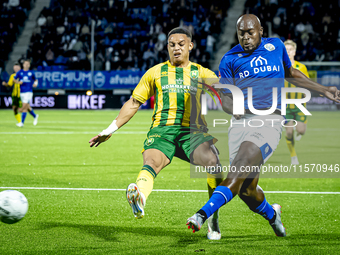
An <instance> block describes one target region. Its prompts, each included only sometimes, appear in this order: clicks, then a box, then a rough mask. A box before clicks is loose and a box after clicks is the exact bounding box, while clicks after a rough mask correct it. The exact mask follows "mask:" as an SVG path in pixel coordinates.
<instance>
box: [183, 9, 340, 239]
mask: <svg viewBox="0 0 340 255" xmlns="http://www.w3.org/2000/svg"><path fill="white" fill-rule="evenodd" d="M236 26H237V35H238V40H239V44H238V45H237V46H235V47H234V48H233V49H231V50H230V51H229V52H227V53H226V54H225V55H224V56H223V58H222V60H221V63H220V67H219V71H220V75H221V81H220V83H224V84H232V85H236V86H237V87H238V88H240V89H242V90H243V93H244V97H245V99H248V94H247V88H248V87H252V95H249V97H252V99H253V106H254V108H255V109H257V110H266V109H268V108H271V106H272V100H273V96H272V90H273V87H276V88H278V89H277V92H278V93H277V102H278V108H280V106H281V88H282V87H284V78H290V79H291V80H290V82H291V83H292V84H294V85H296V86H299V87H304V88H307V89H309V90H314V91H316V92H318V93H320V94H323V95H324V96H326V97H327V98H329V99H331V100H333V101H335V102H340V101H339V99H340V93H339V91H338V90H337V89H336V87H325V86H322V85H320V84H318V83H316V82H313V81H312V80H310V79H309V78H307V77H306V76H305V75H304V74H303V73H302V72H300V71H299V70H297V69H294V68H293V67H292V64H291V62H290V60H289V57H288V55H287V51H286V49H285V46H284V44H283V43H282V41H281V40H280V39H277V38H262V34H263V28H262V27H261V23H260V20H259V19H258V17H256V16H255V15H251V14H246V15H243V16H241V17H240V18H239V19H238V21H237V24H236ZM228 92H229V90H226V91H222V94H223V95H222V104H223V109H224V110H225V111H226V112H227V113H231V112H232V98H231V97H230V94H228ZM229 93H230V92H229ZM245 102H247V100H245ZM245 113H246V114H245V115H234V116H233V118H232V122H233V123H234V124H239V125H233V126H232V127H230V128H229V158H230V164H231V168H232V169H236V170H235V171H229V173H228V176H227V178H226V179H225V180H224V181H223V182H222V183H221V184H220V185H219V186H218V187H217V188H216V189H215V191H214V193H213V195H212V196H211V198H210V199H209V201H208V202H207V203H206V204H205V205H204V206H203V207H202V208H201V209H200V210H199V211H198V212H197V213H196V214H194V215H193V216H192V217H190V218H189V219H188V220H187V225H188V228H192V229H193V232H195V231H198V230H200V228H201V226H202V225H203V223H204V222H205V221H206V220H207V219H208V218H209V217H210V215H212V213H214V212H215V210H217V209H219V208H220V207H221V206H223V205H224V204H226V203H228V202H230V201H231V200H232V199H233V197H235V196H236V195H239V197H240V198H241V199H242V200H243V201H244V202H245V203H246V204H247V205H248V207H249V209H250V210H252V211H254V212H256V213H258V214H260V215H262V216H263V217H264V218H265V219H266V220H268V221H269V223H270V225H271V226H272V228H273V230H274V232H275V234H276V235H277V236H286V229H285V228H284V227H283V224H282V222H281V209H280V208H281V206H280V205H278V204H272V205H270V204H269V203H268V202H267V201H266V198H265V195H264V193H263V190H262V189H261V187H260V186H259V185H258V180H259V171H258V170H255V171H244V169H246V167H249V168H248V169H252V167H258V168H257V169H260V166H261V165H262V164H264V163H265V162H266V161H267V160H268V158H269V157H270V156H271V155H272V154H273V151H274V150H275V149H276V147H277V145H278V143H279V141H280V138H281V132H282V126H281V123H282V122H281V120H282V121H283V120H284V117H283V116H282V115H281V113H280V111H279V110H278V109H277V110H276V111H275V112H274V114H272V115H267V116H263V115H260V116H258V115H254V114H252V113H251V112H250V110H249V109H248V104H247V103H245ZM254 118H256V119H261V120H263V122H264V123H265V124H264V125H263V126H261V127H257V128H255V127H251V126H250V125H249V126H245V125H242V124H243V123H246V122H247V123H249V120H252V119H253V120H254ZM265 119H269V120H273V119H279V120H280V122H281V123H280V122H279V121H277V122H274V121H265ZM255 125H258V122H257V123H256V124H255V123H254V124H253V126H255ZM242 170H243V171H242Z"/></svg>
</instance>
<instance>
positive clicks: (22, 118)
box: [21, 112, 27, 123]
mask: <svg viewBox="0 0 340 255" xmlns="http://www.w3.org/2000/svg"><path fill="white" fill-rule="evenodd" d="M26 115H27V112H23V113H22V114H21V123H24V122H25V119H26Z"/></svg>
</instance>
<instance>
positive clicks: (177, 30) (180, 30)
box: [168, 27, 192, 40]
mask: <svg viewBox="0 0 340 255" xmlns="http://www.w3.org/2000/svg"><path fill="white" fill-rule="evenodd" d="M173 34H185V35H186V36H187V37H189V38H190V40H192V35H191V33H190V31H189V30H188V29H186V28H184V27H176V28H174V29H172V30H171V31H170V32H169V34H168V39H169V37H170V35H173Z"/></svg>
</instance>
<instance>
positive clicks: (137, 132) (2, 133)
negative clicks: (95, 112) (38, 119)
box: [0, 127, 338, 135]
mask: <svg viewBox="0 0 340 255" xmlns="http://www.w3.org/2000/svg"><path fill="white" fill-rule="evenodd" d="M55 128H58V127H55ZM65 128H70V127H65ZM92 128H93V127H91V129H92ZM308 130H309V131H324V132H326V131H329V132H330V131H338V129H332V128H327V129H321V128H320V129H318V128H315V129H312V128H309V129H308ZM147 132H148V131H147V130H145V131H117V133H116V135H117V134H122V135H127V134H128V135H139V134H146V133H147ZM227 132H228V131H227V129H226V130H220V131H214V132H211V134H212V135H214V134H215V133H225V134H227ZM97 133H98V132H95V131H47V132H45V131H32V132H30V131H28V132H0V135H74V134H85V135H87V134H97Z"/></svg>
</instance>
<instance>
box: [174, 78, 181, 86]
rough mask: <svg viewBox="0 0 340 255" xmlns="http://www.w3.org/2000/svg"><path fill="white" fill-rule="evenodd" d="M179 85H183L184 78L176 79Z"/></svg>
mask: <svg viewBox="0 0 340 255" xmlns="http://www.w3.org/2000/svg"><path fill="white" fill-rule="evenodd" d="M175 81H176V84H177V85H183V79H175Z"/></svg>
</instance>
